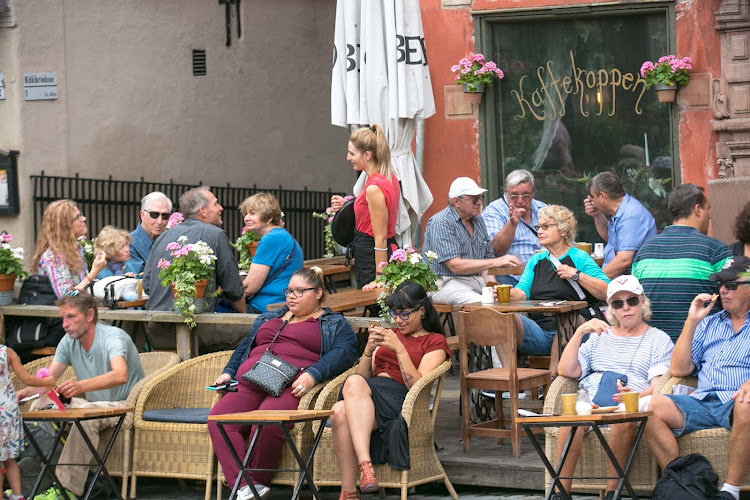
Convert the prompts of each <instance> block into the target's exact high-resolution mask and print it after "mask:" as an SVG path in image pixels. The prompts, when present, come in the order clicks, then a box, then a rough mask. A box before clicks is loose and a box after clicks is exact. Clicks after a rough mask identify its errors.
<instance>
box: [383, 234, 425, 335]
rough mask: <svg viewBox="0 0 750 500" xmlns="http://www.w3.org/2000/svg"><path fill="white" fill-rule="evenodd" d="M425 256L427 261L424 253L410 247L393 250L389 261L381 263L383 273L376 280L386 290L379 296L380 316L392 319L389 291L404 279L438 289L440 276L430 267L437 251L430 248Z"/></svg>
mask: <svg viewBox="0 0 750 500" xmlns="http://www.w3.org/2000/svg"><path fill="white" fill-rule="evenodd" d="M425 257H426V258H427V262H425V261H424V259H422V255H421V254H419V253H418V252H417V251H416V250H414V249H413V248H411V247H408V248H406V249H398V250H396V251H395V252H393V254H392V255H391V258H390V260H389V261H388V263H385V262H381V263H380V266H379V267H380V272H381V273H382V274H381V275H380V276H378V278H377V279H376V280H375V281H376V282H378V283H383V285H384V290H383V292H382V293H381V294H380V296H379V297H378V305H379V306H380V316H381V317H382V318H383V319H385V320H388V321H390V320H391V317H390V316H388V312H387V309H388V308H387V307H386V305H385V299H386V297H387V296H388V292H389V291H391V290H395V289H396V287H398V286H399V285H400V284H401V283H403V282H404V281H414V282H415V283H419V284H420V285H422V287H423V288H424V289H425V290H426V291H428V292H429V291H431V290H437V279H438V277H437V274H435V272H434V271H433V270H432V268H430V264H429V262H432V261H434V260H435V259H437V257H438V256H437V254H436V253H435V252H433V251H432V250H429V251H428V252H427V253H426V254H425Z"/></svg>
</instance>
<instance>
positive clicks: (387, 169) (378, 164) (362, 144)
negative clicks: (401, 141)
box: [349, 124, 393, 181]
mask: <svg viewBox="0 0 750 500" xmlns="http://www.w3.org/2000/svg"><path fill="white" fill-rule="evenodd" d="M349 142H351V143H352V144H353V145H354V147H355V148H357V151H359V152H361V153H364V152H365V151H369V152H370V153H371V154H372V160H373V161H374V162H375V171H376V172H378V173H379V174H381V175H382V176H383V177H385V178H386V179H388V180H389V181H390V180H391V175H393V170H392V169H391V148H390V146H388V138H387V137H386V136H385V132H384V131H383V129H382V128H381V127H380V125H378V124H374V125H372V126H370V127H362V128H359V129H357V130H355V131H354V132H352V135H350V136H349Z"/></svg>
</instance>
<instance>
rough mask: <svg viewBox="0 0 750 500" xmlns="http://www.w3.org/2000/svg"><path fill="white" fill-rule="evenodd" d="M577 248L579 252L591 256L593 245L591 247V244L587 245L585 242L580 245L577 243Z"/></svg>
mask: <svg viewBox="0 0 750 500" xmlns="http://www.w3.org/2000/svg"><path fill="white" fill-rule="evenodd" d="M576 247H577V248H578V249H579V250H581V251H583V252H586V253H587V254H589V255H591V249H592V248H593V245H591V243H586V242H585V241H582V242H580V243H576Z"/></svg>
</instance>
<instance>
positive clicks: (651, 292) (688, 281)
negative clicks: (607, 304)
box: [632, 184, 732, 342]
mask: <svg viewBox="0 0 750 500" xmlns="http://www.w3.org/2000/svg"><path fill="white" fill-rule="evenodd" d="M667 206H668V208H669V212H670V214H672V220H673V221H674V222H673V224H672V225H671V226H668V227H667V228H665V229H664V232H662V233H661V234H659V235H657V236H655V237H654V238H651V239H650V240H648V241H646V242H645V243H644V244H643V246H642V247H641V248H640V250H638V253H637V254H636V255H635V258H634V259H633V269H632V273H633V275H634V276H635V277H636V278H638V280H639V281H640V282H641V284H642V285H643V290H644V291H645V293H646V296H647V297H648V298H649V299H650V300H651V311H652V316H651V320H650V321H649V323H650V324H651V325H652V326H655V327H656V328H659V329H660V330H663V331H664V332H666V333H667V334H669V336H670V337H671V338H672V341H673V342H677V337H679V336H680V332H681V331H682V326H683V324H684V323H685V318H686V317H687V312H688V309H690V303H691V302H692V301H693V299H694V298H695V296H696V295H698V294H699V293H711V294H713V293H718V289H717V288H716V284H715V283H712V282H710V281H709V279H708V277H709V276H710V275H711V274H713V273H718V272H720V271H721V269H722V266H723V265H724V262H725V261H726V260H727V259H728V258H730V257H731V256H732V253H731V252H730V251H729V248H727V246H726V245H725V244H724V243H722V242H721V241H719V240H716V239H714V238H711V237H709V236H707V233H708V227H709V223H710V222H711V204H710V203H709V201H708V197H707V196H706V194H705V191H704V189H703V188H702V187H700V186H696V185H695V184H683V185H681V186H677V187H676V188H674V190H673V191H672V192H671V193H670V195H669V201H668V205H667ZM717 304H718V301H717ZM714 309H715V310H714V311H712V312H711V313H712V314H713V313H715V312H718V310H719V307H718V306H715V307H714Z"/></svg>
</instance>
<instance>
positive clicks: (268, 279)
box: [261, 241, 297, 288]
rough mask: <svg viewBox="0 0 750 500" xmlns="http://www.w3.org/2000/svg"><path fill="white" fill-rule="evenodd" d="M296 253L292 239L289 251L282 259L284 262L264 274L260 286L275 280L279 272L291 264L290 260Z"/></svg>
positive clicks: (295, 245)
mask: <svg viewBox="0 0 750 500" xmlns="http://www.w3.org/2000/svg"><path fill="white" fill-rule="evenodd" d="M296 253H297V244H296V243H295V242H294V241H292V251H291V253H290V254H289V255H287V256H286V259H284V262H283V263H282V264H281V267H279V268H278V269H277V270H275V271H274V272H272V273H271V274H269V275H268V276H266V281H264V282H263V286H262V287H261V288H263V287H264V286H266V285H267V284H269V283H270V282H272V281H273V280H275V279H276V277H277V276H278V275H279V274H281V273H282V272H284V269H286V268H287V267H289V264H291V263H292V261H293V260H294V256H295V255H296Z"/></svg>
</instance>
